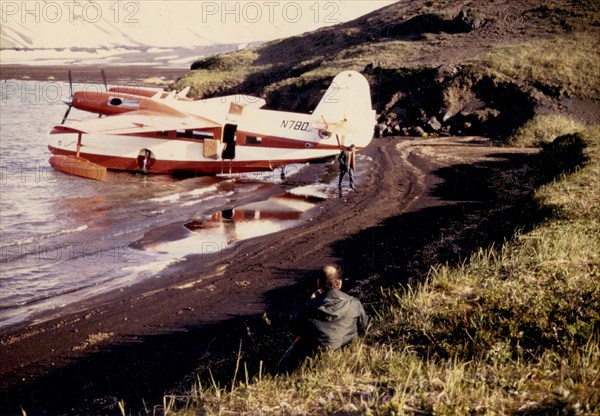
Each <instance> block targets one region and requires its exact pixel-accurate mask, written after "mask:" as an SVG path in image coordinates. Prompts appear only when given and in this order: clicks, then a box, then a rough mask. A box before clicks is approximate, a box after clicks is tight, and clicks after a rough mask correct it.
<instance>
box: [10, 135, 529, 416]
mask: <svg viewBox="0 0 600 416" xmlns="http://www.w3.org/2000/svg"><path fill="white" fill-rule="evenodd" d="M363 152H364V153H365V154H367V155H368V156H369V157H370V158H371V161H370V163H371V166H370V169H369V170H368V172H367V173H366V174H365V176H364V177H363V178H362V182H361V183H360V187H359V189H358V192H352V191H346V190H345V189H344V190H343V191H342V193H341V195H339V197H336V198H332V199H329V200H327V201H325V202H323V203H321V204H319V205H318V206H317V207H316V208H315V209H313V210H311V211H309V213H308V215H309V218H308V219H307V220H306V221H305V222H304V223H303V225H302V226H300V227H296V228H292V229H289V230H285V231H282V232H279V233H276V234H271V235H267V236H263V237H257V238H254V239H251V240H247V241H243V242H241V243H240V244H239V245H237V246H235V248H234V249H231V250H224V251H222V252H220V253H216V254H214V255H200V256H190V257H189V258H188V260H187V261H186V262H183V263H180V264H179V265H178V266H176V267H174V268H171V269H169V272H168V274H167V275H163V276H161V277H160V278H157V279H154V280H148V281H146V282H144V283H143V284H139V285H135V286H131V287H129V288H126V289H122V290H119V291H115V292H111V293H108V294H106V295H103V296H100V297H96V298H91V299H87V300H86V301H84V302H81V303H79V304H77V305H74V306H73V312H72V313H68V311H63V313H62V314H61V316H60V317H54V318H52V317H49V318H50V319H47V320H45V321H44V322H43V323H40V324H28V325H27V324H22V325H17V326H14V327H11V328H9V329H8V330H6V331H4V332H3V333H2V334H1V340H0V342H1V344H0V348H1V351H2V360H1V361H0V380H1V381H0V403H2V404H1V405H0V407H1V408H0V413H2V414H20V413H21V410H20V409H21V408H23V409H24V410H25V411H27V413H28V414H63V413H69V414H73V413H74V414H90V413H91V414H114V411H115V410H117V411H118V407H117V402H118V401H119V400H124V401H125V403H126V404H127V408H128V409H133V410H134V411H141V412H142V413H143V412H144V410H145V409H152V407H153V406H154V405H158V404H160V403H162V397H163V394H165V393H169V392H175V393H177V392H179V393H183V392H185V390H186V389H189V388H190V386H191V383H192V382H193V380H194V373H195V372H198V374H199V375H200V377H202V376H206V375H207V374H208V370H209V369H210V370H211V372H212V373H213V375H215V377H216V378H217V379H218V380H219V381H221V382H223V383H226V382H227V381H228V380H230V378H231V376H232V374H233V369H234V366H235V362H236V359H237V358H238V357H237V356H238V350H240V349H241V357H240V358H241V360H242V361H243V362H245V363H246V365H247V367H248V370H249V372H250V373H251V374H254V373H256V372H257V371H258V370H259V368H261V369H262V371H263V372H270V371H272V370H273V369H274V367H275V365H276V363H277V360H278V359H279V357H280V356H281V354H282V353H283V352H284V351H285V349H286V348H287V346H288V345H289V342H290V340H291V334H290V333H289V332H288V330H287V325H288V318H289V316H290V314H291V313H292V312H293V309H294V307H295V305H299V304H300V303H301V302H302V301H303V300H304V299H305V298H306V296H308V294H309V293H310V292H311V291H312V289H313V285H314V278H315V272H316V271H317V270H318V269H319V268H320V267H321V266H322V264H323V263H324V262H328V261H338V262H340V263H341V264H342V266H343V268H344V271H345V289H346V290H347V291H348V292H349V293H352V294H354V295H355V296H358V297H359V298H360V299H361V300H362V301H363V303H365V304H366V307H367V309H368V310H370V311H374V310H376V309H377V308H378V299H379V296H380V293H381V288H386V287H391V286H398V285H401V284H404V283H406V282H409V281H419V280H422V279H424V278H425V277H426V274H427V270H428V269H429V267H430V266H431V265H433V264H436V263H439V262H450V263H454V262H458V261H461V259H463V258H465V257H466V256H468V255H469V254H470V252H471V250H472V249H474V248H475V247H479V246H482V245H487V244H490V243H492V242H500V241H502V240H503V239H504V238H505V237H506V236H508V235H510V234H511V233H512V232H513V231H514V226H515V224H516V222H517V221H519V220H521V218H520V213H521V209H520V208H521V206H522V204H524V203H526V202H527V199H526V195H527V194H528V192H529V188H528V187H522V188H515V187H514V186H512V185H511V184H506V183H504V182H503V175H502V173H503V172H504V171H506V170H509V169H512V170H518V171H522V173H523V175H528V169H529V168H528V166H529V164H530V162H531V160H532V157H533V151H532V150H528V149H519V150H514V149H507V148H497V147H493V146H491V144H490V142H489V141H488V140H487V139H483V138H476V137H471V138H438V139H431V138H430V139H414V138H391V139H381V140H374V141H373V142H372V143H371V145H369V147H368V148H367V149H365V150H364V151H363ZM365 168H366V167H365ZM474 179H475V180H474ZM302 184H303V179H302V178H301V177H300V178H295V179H294V178H292V179H290V180H289V182H288V183H284V184H282V185H281V186H282V187H283V188H285V187H286V186H298V185H302Z"/></svg>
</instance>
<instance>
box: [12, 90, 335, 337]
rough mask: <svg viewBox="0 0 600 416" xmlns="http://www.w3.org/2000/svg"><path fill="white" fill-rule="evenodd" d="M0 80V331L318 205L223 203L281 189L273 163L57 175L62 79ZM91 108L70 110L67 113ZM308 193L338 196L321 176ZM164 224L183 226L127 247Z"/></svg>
mask: <svg viewBox="0 0 600 416" xmlns="http://www.w3.org/2000/svg"><path fill="white" fill-rule="evenodd" d="M1 86H2V97H1V100H2V103H1V104H2V107H1V112H0V123H1V124H0V175H1V177H0V186H1V199H0V233H1V235H0V330H2V329H3V328H7V327H9V326H10V325H13V324H15V323H18V322H22V321H25V320H28V319H29V318H30V317H31V316H32V315H33V314H35V313H36V312H40V311H46V310H49V309H57V308H61V307H62V306H64V305H66V304H69V303H71V302H75V301H77V300H81V299H84V298H87V297H90V296H93V295H95V294H98V293H102V292H105V291H107V290H111V289H115V288H119V287H123V286H125V285H131V284H133V283H136V282H140V281H142V280H143V279H149V278H155V277H156V276H157V275H158V274H159V272H160V271H161V270H164V269H165V268H167V267H168V266H169V265H172V264H174V263H176V262H179V261H184V259H185V256H186V255H189V254H203V253H213V252H215V251H218V250H222V249H227V248H229V247H230V246H231V245H232V244H235V243H236V242H237V241H240V240H242V239H245V238H251V237H253V236H256V235H261V234H266V233H269V232H275V231H278V230H280V229H282V228H285V227H290V226H293V225H295V224H297V223H298V221H300V220H301V213H302V212H304V211H306V210H307V209H309V208H310V207H311V206H314V198H309V199H306V198H305V197H303V196H300V197H290V196H289V195H288V196H285V197H281V198H275V199H272V200H269V201H264V202H263V203H261V204H262V205H261V204H259V205H256V204H257V203H254V204H247V205H246V206H241V207H238V208H236V209H235V210H234V211H231V210H222V207H224V206H229V205H231V204H232V201H233V203H234V202H235V201H236V200H238V199H242V198H243V197H244V196H248V195H250V194H251V193H257V192H261V191H268V190H269V189H270V188H272V187H275V186H279V185H278V183H279V182H280V178H279V172H277V171H276V172H273V173H265V174H256V175H254V174H251V175H244V176H216V177H214V176H205V177H193V178H174V177H171V176H162V175H156V176H153V175H149V176H141V175H133V174H130V173H115V172H109V176H108V181H107V182H106V183H104V182H98V181H93V180H88V179H82V178H76V177H71V176H67V175H64V174H62V173H59V172H56V171H54V170H53V169H52V168H51V167H50V165H49V164H48V158H49V157H50V152H49V151H48V148H47V144H46V143H47V132H48V131H49V130H50V129H51V128H52V127H53V126H54V125H55V124H59V123H60V121H61V119H62V117H63V114H64V112H65V110H66V106H65V104H64V103H63V102H62V100H67V99H68V94H69V93H68V86H67V85H65V84H63V83H55V82H39V81H12V80H7V81H5V82H2V83H1ZM92 87H94V88H95V86H92ZM97 87H98V88H101V87H100V86H97ZM77 89H78V88H77V86H76V90H77ZM91 116H92V117H93V115H91ZM89 117H90V115H89V114H86V113H83V112H78V111H77V110H75V109H73V111H71V115H70V118H89ZM302 168H303V167H301V166H292V167H288V168H287V169H288V172H290V171H291V172H293V171H297V170H299V169H302ZM323 170H326V166H325V167H324V168H323ZM329 177H331V175H329ZM316 182H319V181H318V179H317V180H316ZM315 192H317V193H319V192H320V193H323V195H322V196H323V197H324V198H325V197H327V195H333V194H334V190H333V189H332V186H331V185H330V184H326V183H325V184H317V185H315V186H313V187H311V189H310V190H309V193H312V194H314V193H315ZM302 193H303V192H302V191H297V192H296V194H302ZM282 207H283V208H282ZM170 224H185V229H183V230H182V233H181V234H182V236H181V238H180V239H177V240H174V241H156V242H154V243H153V244H150V245H146V246H142V247H140V246H139V245H136V244H135V242H137V241H139V240H141V239H142V237H143V236H144V235H145V234H146V233H148V232H150V231H152V230H156V229H157V228H160V227H167V228H168V226H169V225H170Z"/></svg>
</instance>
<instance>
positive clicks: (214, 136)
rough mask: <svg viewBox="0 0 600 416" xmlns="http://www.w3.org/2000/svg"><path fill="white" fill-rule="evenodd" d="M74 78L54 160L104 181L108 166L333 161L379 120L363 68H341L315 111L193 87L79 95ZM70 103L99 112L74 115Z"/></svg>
mask: <svg viewBox="0 0 600 416" xmlns="http://www.w3.org/2000/svg"><path fill="white" fill-rule="evenodd" d="M102 75H103V77H104V79H105V86H106V78H105V75H104V73H102ZM69 85H70V98H71V99H70V101H69V102H67V105H68V108H67V110H66V112H65V114H64V117H63V120H62V123H61V124H60V125H56V126H54V128H52V130H51V131H50V132H49V137H50V141H49V144H48V148H49V150H50V152H51V153H52V156H51V157H50V159H49V163H50V165H51V166H52V167H53V168H54V169H56V170H58V171H61V172H64V173H66V174H69V175H74V176H80V177H84V178H90V179H97V180H101V181H106V180H107V170H111V171H130V172H139V173H143V174H175V175H177V174H183V175H209V174H232V173H243V172H257V171H272V170H275V169H277V168H280V167H283V166H285V165H288V164H296V163H306V162H313V161H319V160H327V159H331V158H332V157H333V156H335V155H337V154H338V153H339V152H340V149H341V148H342V147H344V146H350V145H351V144H354V146H355V149H356V150H359V149H362V148H364V147H365V146H367V145H368V144H369V142H370V141H371V139H372V137H373V130H374V125H375V122H376V121H375V111H373V109H372V107H371V93H370V88H369V83H368V81H367V80H366V79H365V77H364V76H363V75H361V74H360V73H358V72H356V71H344V72H341V73H339V74H338V75H337V76H335V77H334V79H333V81H332V82H331V84H330V86H329V87H328V89H327V91H326V92H325V94H324V96H323V97H322V99H321V100H320V102H319V103H318V105H317V106H316V108H315V109H314V110H313V111H312V113H310V114H302V113H295V112H286V111H275V110H269V109H266V108H264V107H265V106H266V101H265V100H264V99H262V98H259V97H253V96H249V95H241V94H237V95H229V96H223V97H215V98H207V99H191V98H188V97H187V93H188V91H189V89H188V88H186V89H184V90H182V91H179V92H177V91H170V92H166V91H158V92H156V91H152V90H147V89H139V88H130V87H113V88H110V89H108V87H107V86H106V87H107V88H106V91H104V92H98V91H94V92H88V91H77V92H75V93H73V83H72V79H71V75H70V73H69ZM72 107H74V108H76V109H79V110H83V111H86V112H89V113H95V114H98V117H97V118H93V119H89V120H82V121H77V120H69V118H68V117H69V112H70V111H71V108H72Z"/></svg>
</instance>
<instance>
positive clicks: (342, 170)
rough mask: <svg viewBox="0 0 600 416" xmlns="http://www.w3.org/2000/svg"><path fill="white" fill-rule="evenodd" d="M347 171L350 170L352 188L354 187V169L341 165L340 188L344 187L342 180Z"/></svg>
mask: <svg viewBox="0 0 600 416" xmlns="http://www.w3.org/2000/svg"><path fill="white" fill-rule="evenodd" d="M346 172H348V176H349V177H350V188H354V169H347V168H343V167H340V181H339V183H338V186H339V187H340V188H341V187H342V180H343V179H344V176H345V175H346Z"/></svg>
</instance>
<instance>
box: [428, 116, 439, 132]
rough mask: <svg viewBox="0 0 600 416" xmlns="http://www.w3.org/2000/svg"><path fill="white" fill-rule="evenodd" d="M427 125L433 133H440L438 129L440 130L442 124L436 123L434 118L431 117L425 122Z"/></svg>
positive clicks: (436, 120)
mask: <svg viewBox="0 0 600 416" xmlns="http://www.w3.org/2000/svg"><path fill="white" fill-rule="evenodd" d="M427 125H428V126H429V128H431V130H433V131H440V129H441V128H442V124H441V123H440V122H439V121H438V119H437V118H436V117H435V116H434V117H431V118H430V119H429V120H428V121H427Z"/></svg>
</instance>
